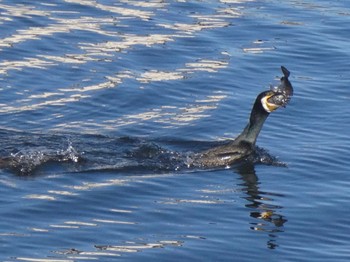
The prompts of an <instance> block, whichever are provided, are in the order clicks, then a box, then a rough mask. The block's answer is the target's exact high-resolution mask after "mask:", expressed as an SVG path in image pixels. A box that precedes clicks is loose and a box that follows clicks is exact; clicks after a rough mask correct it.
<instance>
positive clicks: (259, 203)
mask: <svg viewBox="0 0 350 262" xmlns="http://www.w3.org/2000/svg"><path fill="white" fill-rule="evenodd" d="M237 172H238V173H239V174H240V175H241V178H242V180H243V183H242V184H240V185H239V186H241V187H242V189H241V190H242V191H243V192H245V193H246V196H245V197H244V198H245V199H246V200H247V201H248V202H249V203H248V204H246V205H245V206H246V207H247V208H249V210H251V211H250V216H251V217H253V218H255V219H256V220H257V222H253V223H251V227H250V228H251V229H252V230H256V231H263V232H266V233H267V234H268V236H269V240H268V241H267V247H268V248H270V249H275V248H276V247H278V243H277V233H281V232H284V224H285V223H286V222H287V221H288V220H287V218H286V217H285V216H283V215H282V214H281V209H282V208H283V207H282V206H278V205H273V204H271V202H273V201H274V197H283V195H280V194H275V193H269V192H265V191H263V190H262V189H260V188H261V187H263V185H260V183H259V178H258V176H257V175H256V173H255V168H254V165H253V164H251V163H246V164H243V165H241V166H239V167H238V168H237ZM266 202H268V203H266Z"/></svg>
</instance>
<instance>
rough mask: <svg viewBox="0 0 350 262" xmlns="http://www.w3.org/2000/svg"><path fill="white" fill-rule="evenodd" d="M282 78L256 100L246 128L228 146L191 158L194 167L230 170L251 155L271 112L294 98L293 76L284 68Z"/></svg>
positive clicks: (212, 149)
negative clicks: (228, 168)
mask: <svg viewBox="0 0 350 262" xmlns="http://www.w3.org/2000/svg"><path fill="white" fill-rule="evenodd" d="M281 69H282V72H283V75H284V76H283V77H282V78H281V79H280V80H281V83H280V85H279V86H277V87H271V90H268V91H264V92H262V93H260V94H259V95H258V96H257V97H256V100H255V103H254V105H253V108H252V111H251V113H250V118H249V122H248V124H247V126H246V127H245V128H244V130H243V131H242V133H241V134H240V135H239V136H238V137H237V138H236V139H235V140H233V141H230V142H228V143H227V144H224V145H221V146H217V147H214V148H211V149H209V150H206V151H203V152H201V153H197V154H195V155H194V156H193V157H192V160H193V162H192V163H191V165H193V166H199V167H219V166H230V165H232V164H234V163H236V162H238V161H240V160H242V159H244V158H246V157H248V156H249V155H250V154H252V153H253V152H254V150H255V143H256V140H257V138H258V135H259V133H260V131H261V129H262V127H263V124H264V122H265V120H266V118H267V117H268V116H269V114H270V113H271V112H272V111H275V110H276V109H278V108H279V107H285V106H286V105H287V103H288V102H289V101H290V98H291V96H292V95H293V87H292V85H291V83H290V82H289V80H288V77H289V75H290V73H289V71H288V70H287V69H286V68H285V67H283V66H282V67H281Z"/></svg>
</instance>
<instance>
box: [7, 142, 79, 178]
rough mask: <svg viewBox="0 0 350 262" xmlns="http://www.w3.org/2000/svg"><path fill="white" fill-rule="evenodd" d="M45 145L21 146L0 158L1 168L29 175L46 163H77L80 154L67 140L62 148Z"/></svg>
mask: <svg viewBox="0 0 350 262" xmlns="http://www.w3.org/2000/svg"><path fill="white" fill-rule="evenodd" d="M49 146H50V145H49V144H48V145H47V146H37V147H33V148H31V147H29V148H22V149H20V150H18V151H16V152H14V153H11V154H10V156H9V157H7V158H3V159H2V162H3V163H2V164H3V166H2V167H3V168H6V169H10V170H12V171H14V172H15V173H16V174H19V175H30V174H32V173H34V172H35V170H37V169H38V168H40V167H42V166H43V165H45V164H48V163H57V162H73V163H78V162H79V161H80V159H81V154H79V153H78V151H77V150H76V149H75V148H74V147H73V145H72V143H71V142H70V141H68V146H67V147H66V148H64V149H53V148H50V147H49Z"/></svg>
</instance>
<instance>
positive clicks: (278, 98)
mask: <svg viewBox="0 0 350 262" xmlns="http://www.w3.org/2000/svg"><path fill="white" fill-rule="evenodd" d="M281 70H282V73H283V76H282V77H281V79H280V84H279V85H278V86H271V87H270V90H271V91H273V92H274V93H276V95H274V96H272V97H271V98H270V99H269V100H268V101H269V102H271V103H275V104H278V105H280V106H283V107H286V106H287V104H288V103H289V101H290V100H291V98H292V96H293V94H294V89H293V86H292V84H291V83H290V81H289V79H288V78H289V76H290V72H289V70H288V69H287V68H286V67H284V66H281Z"/></svg>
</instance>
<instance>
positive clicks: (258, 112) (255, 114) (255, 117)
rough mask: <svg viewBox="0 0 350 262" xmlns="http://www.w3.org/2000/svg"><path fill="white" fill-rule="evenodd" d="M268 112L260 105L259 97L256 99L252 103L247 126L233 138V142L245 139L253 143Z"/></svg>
mask: <svg viewBox="0 0 350 262" xmlns="http://www.w3.org/2000/svg"><path fill="white" fill-rule="evenodd" d="M268 116H269V113H268V112H266V110H264V108H263V107H262V105H261V101H260V99H257V100H256V101H255V103H254V106H253V109H252V112H251V113H250V118H249V122H248V124H247V126H246V127H245V128H244V130H243V131H242V133H241V134H240V135H239V136H238V137H237V138H236V139H235V140H234V142H235V143H239V142H241V141H247V142H249V143H251V144H252V145H255V143H256V140H257V138H258V135H259V133H260V131H261V129H262V127H263V125H264V123H265V120H266V118H267V117H268Z"/></svg>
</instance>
